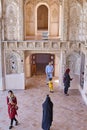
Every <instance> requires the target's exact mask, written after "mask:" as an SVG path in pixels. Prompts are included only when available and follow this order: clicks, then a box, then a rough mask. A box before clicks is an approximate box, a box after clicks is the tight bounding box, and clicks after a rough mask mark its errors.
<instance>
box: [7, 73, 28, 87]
mask: <svg viewBox="0 0 87 130" xmlns="http://www.w3.org/2000/svg"><path fill="white" fill-rule="evenodd" d="M6 89H25V78H24V73H21V74H10V75H6Z"/></svg>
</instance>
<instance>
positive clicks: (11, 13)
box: [5, 4, 18, 40]
mask: <svg viewBox="0 0 87 130" xmlns="http://www.w3.org/2000/svg"><path fill="white" fill-rule="evenodd" d="M17 14H18V12H17V6H16V5H13V4H9V5H8V6H7V8H6V19H5V37H6V39H7V40H16V39H17V36H18V35H17V32H18V31H17Z"/></svg>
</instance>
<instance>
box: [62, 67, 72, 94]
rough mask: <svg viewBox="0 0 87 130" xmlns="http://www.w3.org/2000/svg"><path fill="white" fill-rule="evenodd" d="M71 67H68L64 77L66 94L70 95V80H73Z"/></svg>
mask: <svg viewBox="0 0 87 130" xmlns="http://www.w3.org/2000/svg"><path fill="white" fill-rule="evenodd" d="M69 72H70V69H69V68H68V69H66V71H65V73H64V77H63V83H64V94H65V95H66V96H68V95H69V94H68V88H69V87H70V81H71V80H72V78H70V75H69Z"/></svg>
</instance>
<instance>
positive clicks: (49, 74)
mask: <svg viewBox="0 0 87 130" xmlns="http://www.w3.org/2000/svg"><path fill="white" fill-rule="evenodd" d="M53 71H54V68H53V65H52V62H49V64H48V65H46V68H45V73H46V77H47V84H48V82H49V79H50V78H53Z"/></svg>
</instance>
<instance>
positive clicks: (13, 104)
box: [7, 90, 18, 129]
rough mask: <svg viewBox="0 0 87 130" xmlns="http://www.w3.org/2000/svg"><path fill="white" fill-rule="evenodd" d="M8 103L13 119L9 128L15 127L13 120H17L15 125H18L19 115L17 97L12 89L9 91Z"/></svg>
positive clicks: (10, 116) (9, 112)
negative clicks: (17, 117) (17, 116)
mask: <svg viewBox="0 0 87 130" xmlns="http://www.w3.org/2000/svg"><path fill="white" fill-rule="evenodd" d="M7 105H8V114H9V118H10V119H11V122H10V126H9V129H12V128H13V121H15V125H18V121H17V119H16V118H15V116H16V115H17V109H18V106H17V98H16V96H15V95H14V93H13V91H12V90H9V91H8V96H7Z"/></svg>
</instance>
